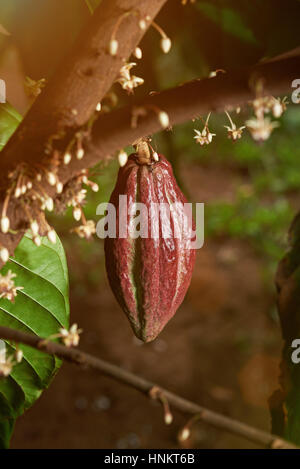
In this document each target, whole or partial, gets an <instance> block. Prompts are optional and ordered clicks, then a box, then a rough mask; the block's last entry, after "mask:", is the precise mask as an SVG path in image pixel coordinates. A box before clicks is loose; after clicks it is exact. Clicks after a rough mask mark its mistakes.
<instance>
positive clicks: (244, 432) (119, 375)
mask: <svg viewBox="0 0 300 469" xmlns="http://www.w3.org/2000/svg"><path fill="white" fill-rule="evenodd" d="M0 338H1V339H4V340H11V341H14V342H16V343H22V344H26V345H29V346H31V347H33V348H36V349H38V350H41V351H43V352H46V353H48V354H51V355H56V356H57V357H60V358H62V359H64V360H66V361H69V362H72V363H75V364H77V365H81V366H83V367H84V368H92V369H93V370H96V371H99V372H101V373H103V374H105V375H106V376H109V377H111V378H112V379H115V380H116V381H119V382H121V383H123V384H126V385H127V386H130V387H132V388H134V389H136V390H137V391H140V392H142V393H143V394H145V395H146V396H147V397H150V398H151V395H149V392H150V391H151V389H153V388H158V389H159V390H160V393H161V395H163V396H164V397H165V398H166V399H167V400H168V403H169V404H170V405H171V406H172V407H174V408H176V409H177V410H179V411H181V412H183V413H184V414H191V415H197V420H198V419H199V420H201V421H202V422H205V423H208V424H210V425H213V426H214V427H216V428H218V429H220V430H224V431H228V432H230V433H234V434H236V435H239V436H241V437H244V438H246V439H247V440H250V441H252V442H254V443H257V444H259V445H262V446H266V447H269V448H273V449H281V448H290V449H292V448H296V447H295V446H294V445H293V444H292V443H289V442H288V441H285V440H283V439H281V438H279V437H277V436H276V435H272V434H269V433H267V432H264V431H262V430H258V429H256V428H253V427H251V426H249V425H246V424H244V423H241V422H238V421H237V420H233V419H231V418H229V417H225V416H223V415H221V414H218V413H217V412H213V411H211V410H209V409H206V408H204V407H201V406H199V405H198V404H195V403H194V402H191V401H188V400H187V399H184V398H183V397H180V396H178V395H177V394H174V393H172V392H170V391H168V390H167V389H164V388H162V387H160V386H158V385H157V384H155V383H151V382H150V381H147V380H146V379H144V378H142V377H140V376H138V375H135V374H133V373H130V372H129V371H126V370H124V369H122V368H120V367H118V366H116V365H113V364H112V363H109V362H107V361H104V360H102V359H101V358H97V357H94V356H92V355H89V354H87V353H84V352H80V351H79V350H77V349H72V348H68V347H65V346H63V345H60V344H57V343H55V342H49V341H47V340H45V339H43V338H41V337H38V336H36V335H32V334H27V333H24V332H21V331H16V330H14V329H10V328H8V327H2V326H0Z"/></svg>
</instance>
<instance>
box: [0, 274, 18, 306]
mask: <svg viewBox="0 0 300 469" xmlns="http://www.w3.org/2000/svg"><path fill="white" fill-rule="evenodd" d="M15 277H16V274H14V273H12V271H11V270H9V271H8V272H7V274H6V275H1V274H0V298H5V299H6V300H9V301H11V302H12V303H14V301H15V297H16V296H17V294H18V291H19V290H22V289H23V287H16V285H15V282H14V280H13V279H14V278H15Z"/></svg>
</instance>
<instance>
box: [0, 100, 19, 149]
mask: <svg viewBox="0 0 300 469" xmlns="http://www.w3.org/2000/svg"><path fill="white" fill-rule="evenodd" d="M21 120H22V116H21V115H20V114H19V113H18V111H16V110H15V109H14V108H13V107H12V106H11V105H10V104H8V103H3V104H0V151H1V150H2V148H3V147H4V146H5V145H6V142H7V141H8V139H9V138H10V136H11V135H12V134H13V133H14V131H15V130H16V128H17V127H18V125H19V123H20V122H21Z"/></svg>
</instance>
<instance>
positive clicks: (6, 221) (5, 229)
mask: <svg viewBox="0 0 300 469" xmlns="http://www.w3.org/2000/svg"><path fill="white" fill-rule="evenodd" d="M9 225H10V222H9V218H8V217H7V216H4V217H2V218H1V231H2V233H7V232H8V230H9Z"/></svg>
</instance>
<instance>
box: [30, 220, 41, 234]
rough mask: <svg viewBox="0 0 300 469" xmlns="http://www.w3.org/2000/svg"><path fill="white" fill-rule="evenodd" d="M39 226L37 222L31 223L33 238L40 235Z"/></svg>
mask: <svg viewBox="0 0 300 469" xmlns="http://www.w3.org/2000/svg"><path fill="white" fill-rule="evenodd" d="M39 228H40V227H39V224H38V222H37V221H36V220H34V221H32V222H31V223H30V229H31V231H32V234H33V236H37V235H38V234H39Z"/></svg>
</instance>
